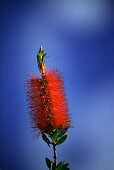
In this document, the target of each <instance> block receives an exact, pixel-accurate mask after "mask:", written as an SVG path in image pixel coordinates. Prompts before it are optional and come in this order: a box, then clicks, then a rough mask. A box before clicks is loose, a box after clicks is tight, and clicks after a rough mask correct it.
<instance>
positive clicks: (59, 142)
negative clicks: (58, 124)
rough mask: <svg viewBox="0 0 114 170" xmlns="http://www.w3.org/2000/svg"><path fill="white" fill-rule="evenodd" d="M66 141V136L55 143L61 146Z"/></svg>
mask: <svg viewBox="0 0 114 170" xmlns="http://www.w3.org/2000/svg"><path fill="white" fill-rule="evenodd" d="M66 139H67V135H64V136H62V137H61V138H60V139H59V140H58V141H57V143H56V145H60V144H62V143H63V142H64V141H65V140H66Z"/></svg>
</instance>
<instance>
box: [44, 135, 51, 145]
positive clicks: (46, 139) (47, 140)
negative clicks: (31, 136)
mask: <svg viewBox="0 0 114 170" xmlns="http://www.w3.org/2000/svg"><path fill="white" fill-rule="evenodd" d="M42 138H43V140H44V141H45V142H46V143H47V144H48V146H49V147H50V145H49V144H50V141H49V139H48V138H47V136H46V135H45V134H43V135H42Z"/></svg>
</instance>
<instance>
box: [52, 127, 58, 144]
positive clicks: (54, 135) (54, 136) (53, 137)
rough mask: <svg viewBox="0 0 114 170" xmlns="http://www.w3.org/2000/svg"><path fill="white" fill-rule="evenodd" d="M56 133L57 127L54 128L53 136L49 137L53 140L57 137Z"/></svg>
mask: <svg viewBox="0 0 114 170" xmlns="http://www.w3.org/2000/svg"><path fill="white" fill-rule="evenodd" d="M57 134H58V131H57V129H56V130H55V132H54V134H53V136H52V137H51V138H52V141H55V139H56V137H57Z"/></svg>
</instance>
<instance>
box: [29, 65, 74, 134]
mask: <svg viewBox="0 0 114 170" xmlns="http://www.w3.org/2000/svg"><path fill="white" fill-rule="evenodd" d="M63 85H64V82H63V77H62V76H61V73H59V72H58V71H57V70H56V69H54V68H51V69H50V70H49V69H48V70H46V71H45V73H44V74H43V76H42V79H40V78H37V77H35V76H34V75H31V76H30V77H28V79H27V80H26V88H27V90H26V94H27V101H28V103H29V109H30V111H29V113H30V118H31V124H32V127H33V130H34V131H35V132H36V136H39V135H40V134H41V133H48V134H49V133H51V132H52V131H53V130H54V129H57V128H59V127H60V126H61V125H62V126H63V128H66V127H71V119H70V114H69V108H68V104H67V99H66V94H65V91H64V86H63Z"/></svg>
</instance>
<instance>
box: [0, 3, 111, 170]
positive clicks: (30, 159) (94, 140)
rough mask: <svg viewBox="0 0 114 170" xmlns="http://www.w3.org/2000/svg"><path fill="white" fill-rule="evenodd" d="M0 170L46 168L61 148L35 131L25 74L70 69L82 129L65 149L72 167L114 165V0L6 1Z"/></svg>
mask: <svg viewBox="0 0 114 170" xmlns="http://www.w3.org/2000/svg"><path fill="white" fill-rule="evenodd" d="M0 3H1V5H0V25H1V26H0V77H1V81H0V169H1V170H45V169H46V168H47V167H46V164H45V157H49V158H50V159H53V151H52V150H51V149H50V148H48V146H47V145H46V144H45V143H44V142H43V141H42V138H41V137H39V138H38V139H36V140H34V138H33V134H32V133H31V128H30V123H29V117H28V113H27V103H26V96H25V93H24V80H25V74H24V72H26V73H29V72H32V73H33V74H35V75H38V76H40V73H39V71H38V68H37V62H36V55H37V52H38V50H39V47H40V46H41V45H42V46H43V48H44V49H45V51H46V52H47V53H48V56H49V57H48V58H47V59H46V66H53V65H54V66H56V67H57V68H58V69H59V70H60V71H61V72H63V75H64V81H65V87H66V93H67V98H68V101H69V107H70V111H71V113H72V122H73V126H74V128H72V129H71V133H70V134H69V137H68V139H67V141H66V142H65V143H64V144H63V145H61V146H58V148H57V154H58V162H59V161H61V160H64V159H65V160H66V162H69V167H70V168H71V170H104V169H107V170H113V169H114V161H113V158H114V9H113V7H114V3H113V1H111V0H93V1H92V0H85V1H83V0H74V1H73V0H72V1H70V0H67V1H64V0H62V1H61V0H58V1H56V0H55V1H52V0H47V1H44V0H43V1H37V0H33V1H30V0H28V1H26V0H9V1H8V0H3V1H1V2H0Z"/></svg>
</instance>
